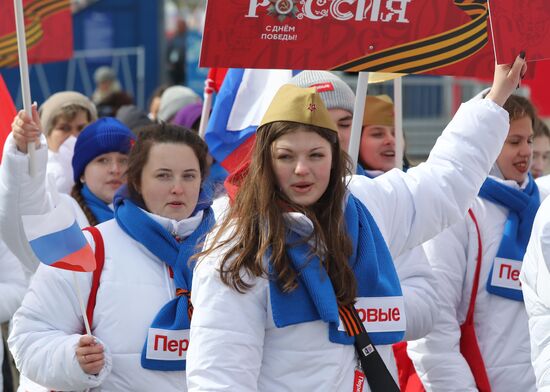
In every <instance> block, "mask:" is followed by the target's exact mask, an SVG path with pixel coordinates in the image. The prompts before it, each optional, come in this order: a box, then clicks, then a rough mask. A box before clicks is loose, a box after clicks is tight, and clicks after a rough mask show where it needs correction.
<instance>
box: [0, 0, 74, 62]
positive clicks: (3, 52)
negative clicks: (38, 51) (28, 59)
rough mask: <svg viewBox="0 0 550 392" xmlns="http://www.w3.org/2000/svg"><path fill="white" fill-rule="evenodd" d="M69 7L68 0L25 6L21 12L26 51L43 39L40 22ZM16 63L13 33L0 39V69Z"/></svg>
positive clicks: (40, 1)
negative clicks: (23, 22) (23, 20)
mask: <svg viewBox="0 0 550 392" xmlns="http://www.w3.org/2000/svg"><path fill="white" fill-rule="evenodd" d="M70 6H71V1H70V0H34V1H30V2H28V3H27V4H25V6H24V11H23V12H24V15H25V35H26V40H27V49H32V48H33V47H35V46H36V45H38V44H39V43H40V40H41V39H42V38H43V37H44V31H43V29H42V21H43V20H44V19H45V18H47V17H49V16H51V15H54V14H56V13H58V12H60V11H66V10H67V9H69V8H70ZM14 18H15V16H14ZM17 61H18V53H17V33H16V32H15V31H13V32H11V33H9V34H6V35H4V36H2V37H0V67H10V66H14V65H16V64H17Z"/></svg>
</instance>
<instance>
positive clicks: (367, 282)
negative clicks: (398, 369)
mask: <svg viewBox="0 0 550 392" xmlns="http://www.w3.org/2000/svg"><path fill="white" fill-rule="evenodd" d="M345 220H346V226H347V231H348V235H349V236H350V239H351V240H352V243H353V254H352V256H351V257H350V260H349V263H350V265H351V266H352V269H353V271H354V272H355V277H356V279H357V295H358V297H401V296H402V292H401V285H400V283H399V278H398V276H397V273H396V271H395V266H394V264H393V260H392V257H391V255H390V252H389V249H388V247H387V245H386V242H385V241H384V238H383V237H382V233H380V229H379V228H378V226H377V224H376V222H375V221H374V219H373V217H372V216H371V214H370V212H369V211H368V209H367V207H366V206H365V205H364V204H363V203H362V202H361V201H360V200H358V199H357V198H356V197H354V196H353V195H351V194H350V195H349V198H348V201H347V205H346V210H345ZM291 230H292V229H291ZM335 235H337V234H336V233H335ZM287 244H288V248H287V252H288V254H289V257H290V259H291V261H292V264H293V266H294V268H295V269H296V271H298V272H299V277H298V287H297V288H296V289H294V290H293V291H291V292H289V293H284V292H283V291H281V289H280V287H279V285H278V284H277V282H276V280H275V279H274V277H273V276H272V279H270V285H269V289H270V295H271V309H272V313H273V320H274V322H275V325H276V326H277V327H278V328H281V327H286V326H289V325H294V324H300V323H304V322H309V321H315V320H322V321H324V322H326V323H328V325H329V339H330V341H331V342H333V343H340V344H347V345H351V344H353V343H354V339H355V338H353V337H350V336H348V335H347V334H346V333H345V332H344V331H342V329H341V328H340V329H339V328H338V327H339V324H340V319H339V316H338V303H337V299H336V295H335V293H334V288H333V286H332V283H331V281H330V278H329V277H328V274H327V272H326V270H325V269H324V267H323V266H322V264H321V262H320V260H319V258H317V257H312V255H311V249H310V245H309V244H307V243H304V242H303V241H301V238H300V234H299V233H296V232H295V231H290V232H289V234H288V237H287ZM269 273H270V274H271V275H273V274H274V270H273V267H272V265H271V263H270V265H269ZM367 330H368V328H367ZM369 336H370V337H371V340H372V341H373V343H375V344H391V343H395V342H399V341H401V340H402V339H403V336H404V330H403V331H394V332H375V333H370V332H369Z"/></svg>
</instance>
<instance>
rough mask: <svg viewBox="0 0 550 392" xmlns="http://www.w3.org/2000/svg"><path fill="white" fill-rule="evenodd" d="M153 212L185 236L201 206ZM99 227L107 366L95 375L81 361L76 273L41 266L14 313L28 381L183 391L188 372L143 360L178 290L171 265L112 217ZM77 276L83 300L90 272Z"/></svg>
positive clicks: (100, 311) (13, 339)
mask: <svg viewBox="0 0 550 392" xmlns="http://www.w3.org/2000/svg"><path fill="white" fill-rule="evenodd" d="M151 216H153V215H152V214H151ZM153 217H154V219H155V220H156V221H157V222H159V223H161V224H162V225H163V226H164V227H165V228H167V229H168V230H170V231H173V230H175V231H176V232H177V233H178V234H179V235H180V236H181V237H182V238H185V237H186V236H188V235H189V234H190V233H191V232H192V231H194V230H195V228H196V227H197V226H198V225H199V223H200V221H201V219H202V213H199V214H197V215H196V216H195V217H192V218H189V219H186V220H184V221H181V222H179V224H178V225H175V221H172V220H169V219H166V218H162V217H158V216H153ZM97 228H98V229H99V230H100V231H101V234H102V237H103V240H104V242H105V266H104V268H103V272H102V274H101V281H100V286H99V290H98V293H97V302H96V306H95V310H94V319H93V325H92V334H93V335H94V336H95V337H96V338H97V339H99V341H100V342H101V343H102V344H103V345H104V347H105V358H106V366H105V367H104V369H103V370H102V371H101V372H100V373H99V375H97V376H91V375H88V374H85V373H84V372H83V371H82V369H81V368H80V365H79V364H78V361H77V359H76V356H75V348H76V345H77V342H78V340H79V339H80V337H81V335H82V333H83V321H82V313H81V310H80V307H79V303H78V299H77V294H76V291H75V288H74V284H73V273H72V272H68V271H63V270H59V269H56V268H51V267H48V266H44V265H41V266H40V267H39V268H38V270H37V272H36V274H35V277H34V279H33V281H32V283H31V286H30V289H29V293H28V294H27V295H26V296H25V299H24V300H23V304H22V306H21V308H20V309H19V310H18V311H17V313H16V314H15V316H14V318H13V330H12V333H11V334H10V338H9V345H10V350H11V351H12V353H13V355H14V359H15V361H16V364H17V367H18V368H19V369H20V370H21V371H22V372H23V373H24V374H25V375H26V376H27V377H28V378H30V379H31V380H33V381H35V382H37V383H39V384H41V385H44V386H47V387H48V388H50V389H54V390H82V389H86V388H92V390H94V391H95V390H97V391H113V392H114V391H186V381H185V372H184V371H152V370H147V369H143V368H142V367H141V352H142V348H143V345H144V342H145V338H146V337H147V333H148V331H149V327H150V325H151V322H152V321H153V319H154V318H155V316H156V315H157V313H158V312H159V310H160V309H161V308H162V307H163V306H164V305H165V304H166V303H167V302H168V301H170V300H171V299H173V298H174V294H175V286H174V283H173V279H171V278H170V274H169V270H168V268H167V267H166V264H165V263H164V262H162V261H161V260H159V259H158V258H157V257H156V256H154V255H153V254H152V253H150V252H149V251H148V250H147V249H146V248H145V247H144V246H143V245H141V244H140V243H138V242H136V241H135V240H133V239H132V238H131V237H129V236H128V235H127V234H126V233H124V232H123V231H122V229H121V228H120V227H119V226H118V224H117V223H116V221H115V220H114V219H113V220H110V221H107V222H105V223H102V224H100V225H98V226H97ZM87 237H88V239H89V240H90V242H91V243H92V245H93V240H92V239H91V237H90V236H88V235H87ZM77 277H78V281H79V286H80V290H81V292H82V295H83V297H84V298H85V302H86V301H87V298H88V297H89V293H90V287H91V277H92V274H91V273H79V274H77Z"/></svg>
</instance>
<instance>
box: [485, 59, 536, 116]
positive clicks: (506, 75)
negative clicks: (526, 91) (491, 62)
mask: <svg viewBox="0 0 550 392" xmlns="http://www.w3.org/2000/svg"><path fill="white" fill-rule="evenodd" d="M526 72H527V62H526V61H525V52H521V53H520V54H519V55H518V57H517V58H516V61H514V64H506V65H496V66H495V75H494V79H493V86H492V87H491V91H489V94H487V96H486V98H488V99H490V100H492V101H493V102H495V103H497V104H498V105H500V106H503V105H504V102H506V100H507V99H508V97H509V96H510V95H512V93H513V92H514V90H515V89H516V88H517V87H518V85H519V82H520V81H521V79H522V78H523V76H524V75H525V73H526Z"/></svg>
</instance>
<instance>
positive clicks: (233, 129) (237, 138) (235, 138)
mask: <svg viewBox="0 0 550 392" xmlns="http://www.w3.org/2000/svg"><path fill="white" fill-rule="evenodd" d="M298 72H299V71H290V70H267V69H266V70H264V69H248V68H247V69H236V68H231V69H229V70H228V71H227V74H226V75H225V79H224V81H223V84H222V86H221V88H220V91H219V92H218V94H217V96H216V102H215V103H214V108H213V109H212V114H211V116H210V120H209V122H208V127H207V129H206V133H205V140H206V143H207V144H208V148H209V150H210V154H211V155H212V156H213V157H214V159H216V161H218V162H220V163H221V165H222V166H223V167H224V168H225V169H226V170H227V171H228V172H230V173H231V172H233V171H234V170H235V169H236V168H237V167H238V166H239V165H240V163H241V162H242V161H243V159H245V158H246V157H247V155H248V153H249V151H250V149H251V147H252V144H253V143H254V138H253V137H252V136H253V135H254V134H255V132H256V128H258V125H259V124H260V121H261V119H262V117H263V115H264V113H265V111H266V110H267V107H268V106H269V104H270V103H271V100H272V99H273V97H274V96H275V93H276V92H277V90H279V88H280V87H281V86H282V85H283V84H285V83H287V82H288V81H289V80H290V78H292V76H293V75H295V74H297V73H298Z"/></svg>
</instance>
